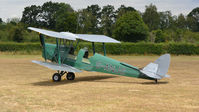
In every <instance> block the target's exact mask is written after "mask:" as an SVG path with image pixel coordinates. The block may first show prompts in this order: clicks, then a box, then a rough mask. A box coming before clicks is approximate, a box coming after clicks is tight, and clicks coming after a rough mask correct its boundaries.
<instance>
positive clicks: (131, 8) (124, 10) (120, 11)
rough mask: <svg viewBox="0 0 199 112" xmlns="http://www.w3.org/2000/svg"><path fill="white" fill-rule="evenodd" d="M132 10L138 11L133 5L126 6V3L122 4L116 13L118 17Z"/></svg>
mask: <svg viewBox="0 0 199 112" xmlns="http://www.w3.org/2000/svg"><path fill="white" fill-rule="evenodd" d="M131 11H136V10H135V9H134V8H133V7H126V6H125V5H121V6H120V7H119V8H118V9H117V10H116V15H117V18H120V17H121V16H122V15H123V14H125V13H127V12H131Z"/></svg>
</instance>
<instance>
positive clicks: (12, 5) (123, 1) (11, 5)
mask: <svg viewBox="0 0 199 112" xmlns="http://www.w3.org/2000/svg"><path fill="white" fill-rule="evenodd" d="M47 1H50V0H0V18H2V19H3V21H6V20H7V19H8V18H13V17H17V18H21V17H22V12H23V10H24V7H27V6H30V5H42V4H43V3H45V2H47ZM51 1H52V2H65V3H68V4H70V5H71V7H72V8H73V9H75V10H79V9H83V8H86V7H87V6H89V5H92V4H98V5H99V6H100V7H103V6H105V5H113V6H114V7H115V9H117V8H119V7H120V6H121V5H125V6H131V7H134V8H135V9H136V10H139V11H141V12H144V10H145V6H146V5H149V4H150V3H152V4H154V5H156V7H157V9H158V11H171V13H172V14H173V15H179V14H180V13H183V14H185V15H187V14H188V13H189V12H190V11H191V10H192V9H194V8H196V7H199V0H51Z"/></svg>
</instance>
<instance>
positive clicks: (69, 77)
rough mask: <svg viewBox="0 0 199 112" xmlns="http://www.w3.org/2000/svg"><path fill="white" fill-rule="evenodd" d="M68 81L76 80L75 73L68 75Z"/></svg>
mask: <svg viewBox="0 0 199 112" xmlns="http://www.w3.org/2000/svg"><path fill="white" fill-rule="evenodd" d="M66 79H68V80H74V79H75V74H74V73H73V72H68V73H67V75H66Z"/></svg>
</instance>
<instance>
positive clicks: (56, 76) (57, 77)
mask: <svg viewBox="0 0 199 112" xmlns="http://www.w3.org/2000/svg"><path fill="white" fill-rule="evenodd" d="M52 79H53V81H54V82H59V81H60V80H61V75H60V74H59V73H54V75H53V76H52Z"/></svg>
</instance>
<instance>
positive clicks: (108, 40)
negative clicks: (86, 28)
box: [75, 34, 120, 43]
mask: <svg viewBox="0 0 199 112" xmlns="http://www.w3.org/2000/svg"><path fill="white" fill-rule="evenodd" d="M75 35H76V36H77V37H78V38H79V39H82V40H85V41H89V42H101V43H120V41H117V40H115V39H113V38H111V37H108V36H105V35H93V34H75Z"/></svg>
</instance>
